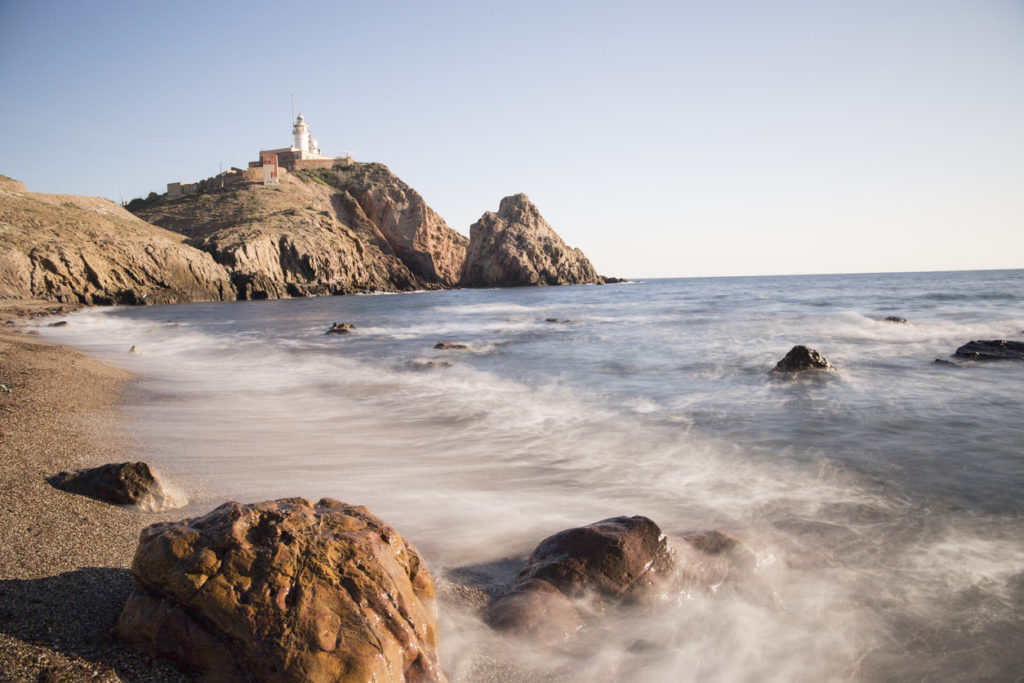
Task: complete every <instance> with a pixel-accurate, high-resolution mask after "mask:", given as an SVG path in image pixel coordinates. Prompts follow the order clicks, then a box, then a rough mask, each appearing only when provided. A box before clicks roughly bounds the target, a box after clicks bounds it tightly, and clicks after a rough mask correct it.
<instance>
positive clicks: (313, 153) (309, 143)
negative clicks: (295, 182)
mask: <svg viewBox="0 0 1024 683" xmlns="http://www.w3.org/2000/svg"><path fill="white" fill-rule="evenodd" d="M292 142H293V144H292V146H291V147H281V148H278V149H261V150H260V154H259V156H260V159H259V160H258V161H250V162H249V166H248V168H244V169H243V168H236V167H234V166H232V167H231V168H230V169H229V170H227V171H224V172H223V173H219V174H217V175H215V176H213V177H212V178H207V179H205V180H200V181H199V182H197V183H182V182H177V183H167V197H168V198H174V197H180V196H181V195H183V194H194V193H196V192H200V191H207V190H216V189H220V188H222V187H226V186H228V185H234V184H236V183H258V182H265V181H264V175H263V160H264V159H265V158H267V155H272V156H276V158H277V169H276V171H277V172H279V173H287V172H288V171H297V170H301V169H308V168H331V167H332V166H335V165H338V164H342V165H348V164H351V163H353V162H352V157H351V156H349V155H346V156H344V157H329V156H325V155H324V154H323V153H321V151H320V143H319V142H317V141H316V140H315V139H314V138H313V134H312V132H310V130H309V124H308V123H306V117H304V116H303V115H302V114H299V116H298V118H296V119H295V124H294V125H293V126H292Z"/></svg>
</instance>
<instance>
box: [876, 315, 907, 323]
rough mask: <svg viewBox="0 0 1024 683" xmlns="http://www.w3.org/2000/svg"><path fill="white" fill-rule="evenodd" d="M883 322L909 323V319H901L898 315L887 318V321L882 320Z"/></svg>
mask: <svg viewBox="0 0 1024 683" xmlns="http://www.w3.org/2000/svg"><path fill="white" fill-rule="evenodd" d="M882 322H886V323H905V322H907V319H906V318H901V317H899V316H898V315H890V316H886V317H885V319H884V320H882Z"/></svg>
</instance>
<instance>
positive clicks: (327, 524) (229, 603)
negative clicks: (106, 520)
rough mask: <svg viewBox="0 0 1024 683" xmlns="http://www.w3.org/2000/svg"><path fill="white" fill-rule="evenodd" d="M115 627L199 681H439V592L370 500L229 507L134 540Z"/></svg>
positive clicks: (296, 501) (152, 529) (295, 501)
mask: <svg viewBox="0 0 1024 683" xmlns="http://www.w3.org/2000/svg"><path fill="white" fill-rule="evenodd" d="M132 572H133V573H134V575H135V578H136V581H137V588H136V591H135V592H134V593H133V594H132V595H131V597H129V599H128V601H127V603H126V604H125V607H124V610H123V612H122V613H121V617H120V619H119V620H118V623H117V626H116V629H115V631H116V633H117V634H118V635H119V636H120V637H121V638H122V639H124V640H126V641H128V642H129V643H132V644H133V645H135V646H137V647H139V648H141V649H144V650H146V651H149V652H151V653H152V654H154V655H157V656H164V657H170V658H172V659H174V660H176V661H177V662H179V663H180V664H181V665H182V666H184V667H186V668H188V669H190V670H192V671H195V672H198V673H200V674H201V675H202V676H203V677H204V678H205V679H207V680H216V681H225V680H239V681H245V680H251V681H314V682H315V681H353V682H354V681H360V682H362V681H444V680H445V677H444V675H443V673H442V672H441V670H440V667H439V665H438V655H437V624H436V617H435V613H434V586H433V581H432V579H431V577H430V574H429V573H428V572H427V568H426V566H425V565H424V563H423V559H422V558H421V557H420V555H419V553H418V552H417V551H416V549H415V548H413V546H412V545H410V544H409V543H408V542H406V541H405V540H404V539H403V538H402V537H401V536H400V535H399V534H398V532H397V531H395V529H393V528H392V527H391V526H389V525H388V524H386V523H385V522H382V521H381V520H379V519H377V518H376V517H374V516H373V515H372V514H370V513H369V512H368V511H367V510H366V508H363V507H356V506H351V505H347V504H345V503H341V502H339V501H336V500H331V499H323V500H321V501H320V502H318V503H316V504H315V505H314V504H312V503H310V502H309V501H307V500H304V499H301V498H290V499H284V500H278V501H271V502H265V503H256V504H252V505H241V504H239V503H225V504H224V505H221V506H220V507H218V508H217V509H215V510H213V511H212V512H210V513H209V514H207V515H206V516H204V517H200V518H196V519H188V520H184V521H182V522H172V523H162V524H155V525H153V526H150V527H148V528H147V529H145V530H144V531H143V532H142V534H141V538H140V541H139V547H138V550H137V551H136V555H135V560H134V562H133V565H132Z"/></svg>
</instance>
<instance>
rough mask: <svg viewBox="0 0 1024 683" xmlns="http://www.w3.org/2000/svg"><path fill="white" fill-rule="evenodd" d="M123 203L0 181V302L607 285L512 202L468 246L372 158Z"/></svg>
mask: <svg viewBox="0 0 1024 683" xmlns="http://www.w3.org/2000/svg"><path fill="white" fill-rule="evenodd" d="M127 208H128V209H130V211H129V210H126V209H125V208H124V207H121V206H118V205H117V204H115V203H113V202H111V201H109V200H106V199H101V198H98V197H80V196H75V195H47V194H37V193H30V192H28V191H26V188H25V186H24V185H23V184H21V183H20V182H18V181H16V180H12V179H10V178H7V177H6V176H0V298H7V299H43V300H49V301H60V302H66V303H71V302H74V303H85V304H160V303H182V302H189V301H224V300H236V299H240V300H247V299H278V298H285V297H299V296H324V295H336V294H352V293H359V292H396V291H410V290H414V289H446V288H455V287H508V286H526V285H561V284H589V283H597V284H603V283H605V282H616V281H617V280H616V279H614V278H608V279H606V278H602V277H601V276H599V275H598V274H597V272H596V271H595V269H594V267H593V266H592V265H591V263H590V261H589V260H587V258H586V256H584V255H583V253H582V252H581V251H580V250H579V249H573V248H571V247H569V246H567V245H566V244H565V243H564V242H563V241H562V239H561V238H560V237H559V236H558V235H557V234H556V233H555V231H554V230H553V229H552V228H551V226H550V225H548V223H547V222H546V221H545V220H544V219H543V217H541V215H540V211H539V210H538V209H537V207H536V206H534V205H533V204H532V203H531V202H530V200H529V199H528V198H527V197H526V195H524V194H517V195H514V196H511V197H506V198H505V199H503V200H502V201H501V206H500V208H499V210H498V212H497V213H492V212H486V213H485V214H484V215H483V216H482V217H481V219H480V220H479V221H477V223H475V224H474V225H473V226H471V228H470V238H469V239H467V238H466V237H464V236H463V235H461V234H460V233H459V232H457V231H455V230H453V229H452V228H450V227H449V226H448V225H447V224H446V223H445V222H444V220H443V219H442V218H441V217H440V216H439V215H438V214H437V213H436V212H435V211H434V210H433V209H431V208H430V207H429V206H428V205H427V203H426V202H425V201H424V199H423V197H421V196H420V195H419V193H417V192H416V191H415V190H414V189H412V188H411V187H409V185H407V184H406V183H405V182H403V181H402V180H401V179H400V178H398V177H397V176H396V175H394V174H393V173H392V172H391V171H390V170H389V169H388V168H387V167H386V166H384V165H383V164H377V163H353V162H347V163H338V164H336V165H334V166H333V167H331V168H315V169H305V170H296V171H293V172H291V173H285V174H282V176H281V178H280V182H279V184H278V185H269V186H268V185H263V184H262V183H257V182H243V183H236V184H232V185H228V186H225V187H220V188H216V189H213V188H209V189H205V190H204V189H201V190H200V191H198V192H194V193H189V194H178V195H175V196H172V195H157V194H155V193H152V194H151V195H150V196H149V198H148V199H136V200H133V201H132V202H129V204H128V205H127Z"/></svg>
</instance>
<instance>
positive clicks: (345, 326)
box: [324, 323, 356, 334]
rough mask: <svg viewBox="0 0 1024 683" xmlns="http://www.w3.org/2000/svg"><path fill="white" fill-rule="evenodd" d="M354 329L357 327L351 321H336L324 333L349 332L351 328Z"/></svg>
mask: <svg viewBox="0 0 1024 683" xmlns="http://www.w3.org/2000/svg"><path fill="white" fill-rule="evenodd" d="M354 329H356V326H355V325H352V324H351V323H334V324H333V325H331V329H329V330H327V331H326V332H324V334H348V333H349V331H350V330H354Z"/></svg>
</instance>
